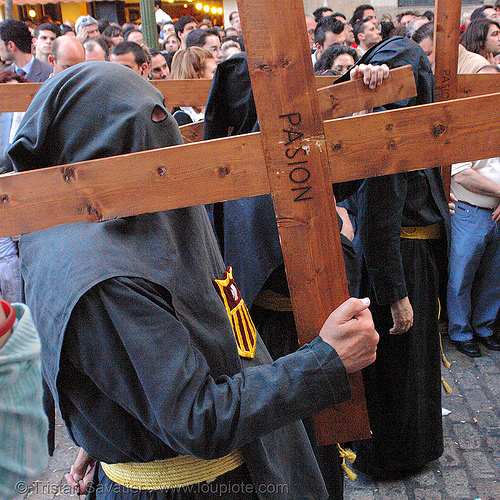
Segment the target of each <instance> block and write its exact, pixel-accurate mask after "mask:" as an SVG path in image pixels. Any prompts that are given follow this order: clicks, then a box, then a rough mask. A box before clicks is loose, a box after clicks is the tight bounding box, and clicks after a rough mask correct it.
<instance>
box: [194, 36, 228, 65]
mask: <svg viewBox="0 0 500 500" xmlns="http://www.w3.org/2000/svg"><path fill="white" fill-rule="evenodd" d="M220 46H221V44H220V39H219V36H218V35H217V32H216V31H214V30H209V29H206V30H201V29H195V30H193V31H191V33H189V35H188V36H187V38H186V48H188V47H201V48H203V49H205V50H207V51H208V52H210V53H211V54H212V57H213V58H214V59H215V62H216V63H217V64H219V63H220V62H221V59H222V52H221V50H220Z"/></svg>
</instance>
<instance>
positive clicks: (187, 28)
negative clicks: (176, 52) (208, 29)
mask: <svg viewBox="0 0 500 500" xmlns="http://www.w3.org/2000/svg"><path fill="white" fill-rule="evenodd" d="M174 26H175V34H176V35H177V38H178V39H179V40H180V41H181V49H185V48H186V39H187V36H188V35H189V33H191V31H193V30H194V29H196V20H195V18H194V17H191V16H182V17H180V18H179V19H178V20H177V21H176V22H175V25H174Z"/></svg>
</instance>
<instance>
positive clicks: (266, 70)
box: [257, 62, 273, 73]
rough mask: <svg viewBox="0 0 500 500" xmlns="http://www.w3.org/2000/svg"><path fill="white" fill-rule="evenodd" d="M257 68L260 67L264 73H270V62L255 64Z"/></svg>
mask: <svg viewBox="0 0 500 500" xmlns="http://www.w3.org/2000/svg"><path fill="white" fill-rule="evenodd" d="M257 68H258V69H260V70H261V71H263V72H264V73H270V72H271V71H272V70H273V68H272V67H271V65H270V64H265V63H263V62H262V63H258V64H257Z"/></svg>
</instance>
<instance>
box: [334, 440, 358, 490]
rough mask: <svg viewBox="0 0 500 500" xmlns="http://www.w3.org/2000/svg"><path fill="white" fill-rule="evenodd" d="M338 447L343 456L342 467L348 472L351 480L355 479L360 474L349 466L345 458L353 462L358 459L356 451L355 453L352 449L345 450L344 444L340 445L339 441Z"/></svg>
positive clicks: (347, 474)
mask: <svg viewBox="0 0 500 500" xmlns="http://www.w3.org/2000/svg"><path fill="white" fill-rule="evenodd" d="M337 448H338V450H339V454H340V456H341V457H342V469H344V472H345V473H346V476H347V477H348V478H349V479H350V480H351V481H354V480H355V479H356V478H357V477H358V476H357V475H356V473H354V472H353V471H352V470H351V469H349V467H348V466H347V464H346V462H345V460H346V458H347V460H349V462H351V464H352V463H353V462H354V460H356V453H354V452H353V451H352V450H349V449H347V450H344V449H343V448H342V446H340V444H339V443H337Z"/></svg>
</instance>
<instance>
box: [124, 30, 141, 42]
mask: <svg viewBox="0 0 500 500" xmlns="http://www.w3.org/2000/svg"><path fill="white" fill-rule="evenodd" d="M123 41H124V42H135V43H137V44H138V45H141V43H144V38H143V36H142V31H141V30H140V29H133V30H128V31H126V32H125V33H123Z"/></svg>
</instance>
